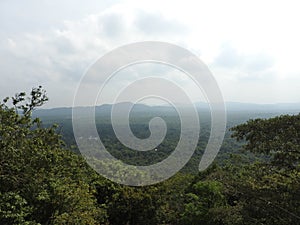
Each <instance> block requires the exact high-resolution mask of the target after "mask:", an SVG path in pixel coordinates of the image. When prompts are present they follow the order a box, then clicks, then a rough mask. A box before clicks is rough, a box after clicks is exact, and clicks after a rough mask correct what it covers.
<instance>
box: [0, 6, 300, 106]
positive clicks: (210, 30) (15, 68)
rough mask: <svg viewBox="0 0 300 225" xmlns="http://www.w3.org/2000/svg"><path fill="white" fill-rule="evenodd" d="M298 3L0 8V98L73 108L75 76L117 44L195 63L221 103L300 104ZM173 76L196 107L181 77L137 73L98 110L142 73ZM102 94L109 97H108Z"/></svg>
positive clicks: (123, 74) (124, 74)
mask: <svg viewBox="0 0 300 225" xmlns="http://www.w3.org/2000/svg"><path fill="white" fill-rule="evenodd" d="M299 6H300V3H298V1H289V0H285V1H268V0H264V1H257V0H251V1H247V0H244V1H241V0H236V1H233V0H227V1H221V0H220V1H216V0H210V1H208V0H206V1H189V0H185V1H174V0H173V1H168V0H166V1H161V0H160V1H156V0H151V1H131V0H126V1H114V0H112V1H104V0H102V1H97V0H87V1H79V0H64V1H61V0H51V1H50V0H27V1H17V0H1V1H0V79H1V83H0V98H1V99H3V98H4V97H6V96H12V95H13V94H14V93H16V92H21V91H27V92H28V91H30V89H31V88H32V87H36V86H38V85H42V86H43V87H44V88H45V89H46V90H47V93H48V96H49V99H50V101H49V103H47V105H46V107H47V108H51V107H62V106H72V104H73V100H74V95H75V93H76V90H77V87H78V85H79V83H80V80H81V78H82V77H83V76H84V74H85V72H86V71H87V70H88V68H89V67H90V66H91V65H93V63H94V62H96V60H97V59H99V58H100V57H101V56H103V55H105V54H106V53H108V52H110V51H111V50H113V49H115V48H117V47H120V46H122V45H126V44H130V43H134V42H140V41H162V42H168V43H172V44H176V45H178V46H181V47H184V48H186V49H188V50H189V51H191V52H192V53H193V54H195V55H197V56H198V57H199V58H200V59H201V60H202V61H203V62H204V63H205V64H206V65H207V66H208V67H209V69H210V71H211V72H212V74H213V75H214V77H215V79H216V81H217V83H218V85H219V88H220V90H221V91H222V94H223V97H224V100H225V101H235V102H236V101H237V102H249V103H292V102H300V94H299V90H300V67H299V65H300V63H299V53H300V42H299V40H300V29H299V21H300V14H299ZM145 74H146V75H154V76H161V77H169V78H170V77H171V78H170V79H173V80H174V82H175V83H176V82H177V83H178V84H179V85H181V86H182V88H184V89H186V90H187V92H188V93H189V95H190V96H191V99H192V100H193V101H201V100H203V98H204V97H203V96H204V95H203V93H201V91H199V90H197V88H195V87H194V86H193V83H192V81H191V80H189V79H188V77H187V76H185V74H183V73H182V72H180V71H176V70H174V68H170V67H167V66H165V65H155V64H151V65H150V64H149V63H148V64H145V65H134V66H131V67H130V68H126V69H124V70H123V71H120V72H119V73H118V74H116V77H115V78H114V79H112V81H111V83H110V84H109V85H110V86H107V87H106V90H107V91H106V93H105V94H104V95H103V99H104V100H103V101H104V102H106V101H107V102H110V101H111V96H113V95H114V93H115V92H117V91H118V90H120V89H121V88H123V87H125V86H126V85H128V82H130V81H133V80H134V79H137V78H139V77H143V76H144V75H145ZM105 96H106V97H105Z"/></svg>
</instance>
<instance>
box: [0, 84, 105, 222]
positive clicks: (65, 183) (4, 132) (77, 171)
mask: <svg viewBox="0 0 300 225" xmlns="http://www.w3.org/2000/svg"><path fill="white" fill-rule="evenodd" d="M11 100H12V105H13V107H9V106H8V104H9V98H5V99H4V100H3V103H1V104H0V196H1V200H0V224H96V223H98V222H100V221H104V220H105V210H104V209H103V208H100V207H96V204H95V203H96V199H95V197H94V193H95V189H94V188H93V186H91V185H90V184H89V183H90V178H89V177H91V176H93V172H92V171H91V170H90V169H89V167H88V166H87V165H86V163H85V161H84V160H83V159H82V158H81V157H79V156H78V155H76V154H74V153H72V152H71V151H69V150H67V149H64V147H63V146H64V143H63V142H62V140H61V137H60V135H59V134H57V133H56V126H51V127H48V128H45V127H43V125H42V122H41V121H40V120H39V119H38V118H32V115H31V114H32V111H33V110H34V109H35V108H36V107H39V106H41V105H43V104H44V102H46V101H47V100H48V98H47V97H46V93H45V91H44V90H43V89H42V87H41V86H40V87H38V88H33V89H32V91H31V94H30V96H29V97H26V94H25V93H24V92H22V93H19V94H16V95H15V97H13V98H11Z"/></svg>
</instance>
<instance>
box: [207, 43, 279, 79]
mask: <svg viewBox="0 0 300 225" xmlns="http://www.w3.org/2000/svg"><path fill="white" fill-rule="evenodd" d="M274 66H275V60H274V59H273V58H272V57H271V56H269V55H267V54H265V53H261V52H256V53H244V52H240V51H238V49H236V48H234V47H233V46H232V45H231V44H229V43H225V44H223V45H222V47H221V48H220V53H219V55H217V56H216V58H215V60H214V62H213V63H212V67H214V68H215V69H218V70H222V71H225V72H224V73H228V71H231V74H233V75H234V77H235V78H236V79H241V80H248V81H255V80H263V79H267V80H269V79H271V78H272V79H276V78H277V77H276V74H275V72H274V68H273V67H274ZM226 71H227V72H226Z"/></svg>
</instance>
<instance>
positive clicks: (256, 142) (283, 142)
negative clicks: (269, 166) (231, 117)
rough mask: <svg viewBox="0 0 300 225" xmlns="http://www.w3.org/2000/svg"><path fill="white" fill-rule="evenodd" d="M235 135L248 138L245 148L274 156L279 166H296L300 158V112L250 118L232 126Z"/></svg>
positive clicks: (274, 161) (274, 162) (243, 138)
mask: <svg viewBox="0 0 300 225" xmlns="http://www.w3.org/2000/svg"><path fill="white" fill-rule="evenodd" d="M232 131H234V133H233V135H232V136H233V137H235V138H236V139H237V140H246V141H247V144H246V145H245V146H244V148H245V149H246V150H248V151H251V152H254V153H262V154H266V155H271V156H272V163H273V165H276V166H278V167H286V168H296V167H297V166H298V165H299V160H300V114H298V115H292V116H290V115H283V116H278V117H275V118H271V119H256V120H249V121H248V122H247V123H245V124H241V125H239V126H236V127H234V128H232Z"/></svg>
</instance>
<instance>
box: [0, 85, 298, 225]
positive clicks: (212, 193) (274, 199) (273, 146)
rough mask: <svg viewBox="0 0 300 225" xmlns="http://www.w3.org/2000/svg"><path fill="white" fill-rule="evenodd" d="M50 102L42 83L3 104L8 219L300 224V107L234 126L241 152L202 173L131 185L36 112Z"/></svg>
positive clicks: (0, 190)
mask: <svg viewBox="0 0 300 225" xmlns="http://www.w3.org/2000/svg"><path fill="white" fill-rule="evenodd" d="M47 101H48V97H47V95H46V92H45V90H44V89H43V88H42V87H41V86H40V87H37V88H33V89H32V90H31V92H30V95H29V96H27V95H26V93H24V92H21V93H19V94H16V95H15V96H14V97H12V98H5V99H4V100H3V101H2V102H1V103H0V224H118V225H119V224H124V225H125V224H146V225H147V224H220V225H221V224H222V225H223V224H228V225H229V224H249V225H250V224H283V225H284V224H300V222H299V221H300V217H299V212H300V193H299V190H300V167H299V157H300V114H298V115H282V116H278V117H274V118H270V119H255V120H249V121H248V122H246V123H244V124H240V125H238V126H235V127H233V128H231V132H232V137H233V138H235V139H236V140H237V141H242V144H243V150H241V151H239V153H236V154H230V153H228V155H229V156H228V158H227V159H226V160H225V159H224V161H223V162H222V163H215V164H214V165H212V166H211V167H210V168H209V169H207V170H206V171H204V172H201V173H199V174H196V175H194V174H190V173H188V172H180V173H178V174H176V175H175V176H174V177H172V178H170V179H169V180H166V181H164V182H162V183H159V184H156V185H152V186H145V187H129V186H123V185H119V184H116V183H113V182H111V181H109V180H107V179H105V178H103V177H101V176H100V175H98V174H97V173H95V172H94V171H93V170H92V169H91V168H90V167H89V166H88V165H87V164H86V162H85V160H84V159H83V158H82V157H81V155H80V154H77V153H75V152H74V151H72V149H69V147H68V146H67V145H65V143H64V141H63V140H62V136H61V135H60V134H59V132H58V129H57V126H56V125H52V126H44V125H43V123H42V121H41V120H40V119H39V118H34V117H33V116H32V112H33V110H35V109H36V108H37V107H40V106H42V105H43V104H44V103H45V102H47ZM111 145H112V146H113V143H111ZM247 152H251V153H253V154H255V155H256V156H257V158H255V159H256V160H249V159H248V157H245V155H246V153H247Z"/></svg>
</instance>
